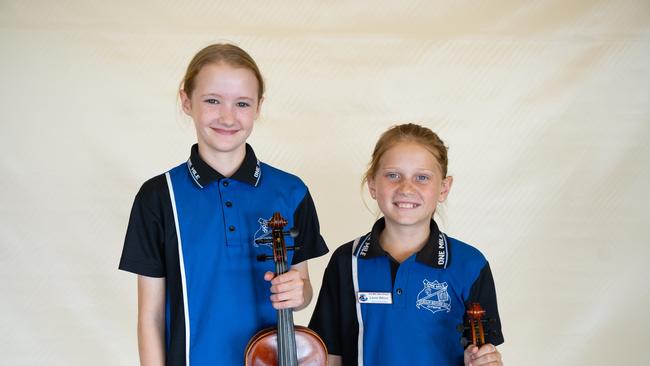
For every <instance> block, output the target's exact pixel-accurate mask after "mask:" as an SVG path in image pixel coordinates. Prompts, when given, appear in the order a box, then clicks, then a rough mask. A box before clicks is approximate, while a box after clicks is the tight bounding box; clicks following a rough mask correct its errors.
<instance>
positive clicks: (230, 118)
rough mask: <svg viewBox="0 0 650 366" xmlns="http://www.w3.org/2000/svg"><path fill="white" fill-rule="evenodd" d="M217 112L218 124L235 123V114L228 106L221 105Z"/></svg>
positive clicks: (229, 124)
mask: <svg viewBox="0 0 650 366" xmlns="http://www.w3.org/2000/svg"><path fill="white" fill-rule="evenodd" d="M219 112H220V113H219V123H220V124H222V125H224V126H232V125H233V124H234V123H235V114H234V113H233V111H232V109H231V108H230V107H229V106H227V105H223V107H222V108H221V110H220V111H219Z"/></svg>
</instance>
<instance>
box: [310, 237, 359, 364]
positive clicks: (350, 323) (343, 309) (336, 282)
mask: <svg viewBox="0 0 650 366" xmlns="http://www.w3.org/2000/svg"><path fill="white" fill-rule="evenodd" d="M309 328H310V329H312V330H314V331H315V332H316V333H318V335H319V336H320V337H321V338H322V339H323V341H324V342H325V345H326V346H327V352H328V353H329V354H333V355H341V356H342V359H343V365H351V364H354V363H355V361H354V360H356V358H357V339H358V334H359V324H358V322H357V318H356V303H355V295H354V287H353V283H352V243H347V244H344V245H342V246H341V247H339V248H338V249H337V250H336V251H335V252H334V254H332V258H330V261H329V263H328V265H327V268H326V269H325V274H324V276H323V283H322V285H321V289H320V293H319V294H318V301H317V302H316V307H315V308H314V313H313V314H312V317H311V320H310V322H309Z"/></svg>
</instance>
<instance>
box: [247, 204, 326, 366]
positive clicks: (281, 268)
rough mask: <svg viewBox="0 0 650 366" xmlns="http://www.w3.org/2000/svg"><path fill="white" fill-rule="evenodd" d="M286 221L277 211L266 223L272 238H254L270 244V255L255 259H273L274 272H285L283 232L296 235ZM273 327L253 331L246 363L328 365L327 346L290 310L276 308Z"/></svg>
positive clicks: (260, 365)
mask: <svg viewBox="0 0 650 366" xmlns="http://www.w3.org/2000/svg"><path fill="white" fill-rule="evenodd" d="M286 225H287V220H286V219H285V218H283V217H282V216H281V215H280V213H279V212H276V213H274V214H273V217H272V218H271V220H269V222H268V226H269V227H270V228H272V229H273V230H272V236H271V238H262V239H257V240H256V242H257V243H272V244H273V255H272V256H270V255H260V256H258V258H257V259H258V260H261V261H264V260H268V259H273V261H274V262H275V274H276V275H281V274H283V273H286V272H287V271H288V270H289V268H288V266H287V250H293V249H297V248H296V247H295V246H294V247H293V248H287V246H286V244H285V242H284V236H285V235H292V236H295V235H296V234H295V231H292V232H285V231H283V229H284V227H285V226H286ZM277 312H278V324H277V327H276V328H267V329H263V330H261V331H259V332H257V334H255V335H254V336H253V337H252V338H251V339H250V341H249V342H248V345H247V346H246V356H245V365H246V366H276V365H277V366H324V365H327V347H326V346H325V343H324V342H323V340H322V339H321V338H320V337H319V336H318V335H317V334H316V332H314V331H313V330H311V329H309V328H307V327H303V326H295V325H294V324H293V309H279V310H278V311H277Z"/></svg>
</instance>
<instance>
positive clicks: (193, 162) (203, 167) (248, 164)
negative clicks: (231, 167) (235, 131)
mask: <svg viewBox="0 0 650 366" xmlns="http://www.w3.org/2000/svg"><path fill="white" fill-rule="evenodd" d="M187 170H188V171H189V173H190V175H191V176H192V178H193V179H194V183H196V185H198V186H199V187H201V188H203V187H205V186H207V185H208V184H210V183H212V182H214V181H217V180H220V179H224V178H230V179H234V180H237V181H240V182H243V183H248V184H250V185H252V186H254V187H257V185H258V184H259V183H260V178H261V177H262V169H261V168H260V161H259V160H257V157H256V156H255V152H253V148H252V147H251V146H250V145H249V144H246V156H244V161H243V162H242V164H241V166H240V167H239V169H237V171H236V172H235V174H233V175H232V176H231V177H225V176H224V175H223V174H221V173H219V172H218V171H216V170H214V169H213V168H212V167H211V166H210V165H208V163H206V162H205V161H203V159H201V156H200V155H199V145H198V144H194V145H192V150H191V152H190V158H189V159H187Z"/></svg>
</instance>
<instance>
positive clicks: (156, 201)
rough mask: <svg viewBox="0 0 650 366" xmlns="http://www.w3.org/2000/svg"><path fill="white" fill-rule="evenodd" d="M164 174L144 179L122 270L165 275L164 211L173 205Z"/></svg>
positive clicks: (145, 274) (123, 253)
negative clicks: (165, 206)
mask: <svg viewBox="0 0 650 366" xmlns="http://www.w3.org/2000/svg"><path fill="white" fill-rule="evenodd" d="M168 192H169V190H168V188H167V184H166V180H165V176H164V175H161V176H157V177H154V178H152V179H150V180H148V181H147V182H145V183H144V184H143V185H142V187H141V188H140V190H139V191H138V193H137V195H136V196H135V200H134V202H133V208H132V209H131V216H130V218H129V224H128V227H127V229H126V237H125V239H124V248H123V249H122V257H121V259H120V264H119V269H121V270H124V271H129V272H133V273H136V274H140V275H144V276H149V277H165V276H166V270H165V250H164V241H165V222H164V219H165V214H164V210H165V208H164V205H168V206H170V207H171V199H170V198H169V193H168Z"/></svg>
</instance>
